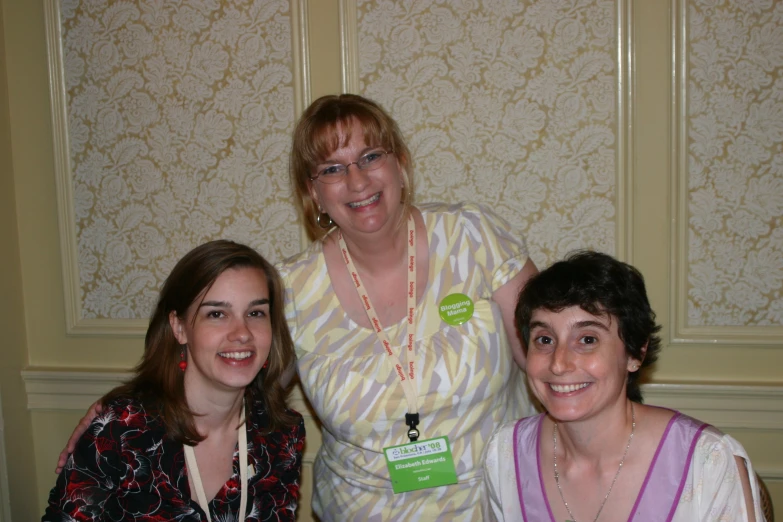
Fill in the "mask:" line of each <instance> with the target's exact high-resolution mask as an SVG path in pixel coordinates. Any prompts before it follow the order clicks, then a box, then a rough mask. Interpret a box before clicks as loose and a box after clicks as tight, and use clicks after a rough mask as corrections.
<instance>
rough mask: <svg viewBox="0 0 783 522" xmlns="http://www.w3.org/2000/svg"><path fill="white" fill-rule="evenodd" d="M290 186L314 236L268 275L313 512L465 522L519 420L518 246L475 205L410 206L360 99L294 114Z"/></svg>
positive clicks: (408, 187)
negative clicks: (286, 347)
mask: <svg viewBox="0 0 783 522" xmlns="http://www.w3.org/2000/svg"><path fill="white" fill-rule="evenodd" d="M291 178H292V179H291V182H292V185H293V187H294V195H295V199H296V203H297V205H298V207H299V210H300V212H301V215H302V217H303V221H304V224H305V227H306V229H307V233H308V235H309V237H310V238H311V239H312V240H314V241H313V243H312V244H311V245H310V247H309V248H308V249H306V250H305V251H304V252H302V253H301V254H299V255H298V256H296V257H294V258H293V259H291V260H289V261H288V262H286V263H284V264H283V266H282V267H281V275H282V277H283V280H284V281H285V285H286V289H287V296H286V302H287V306H286V316H287V320H288V324H289V327H290V328H291V333H292V337H293V339H294V344H295V346H296V351H297V367H298V370H299V376H300V379H301V382H302V386H303V388H304V391H305V393H306V395H307V398H308V399H309V400H310V402H311V404H312V405H313V407H314V409H315V411H316V413H317V414H318V417H319V418H320V420H321V423H322V435H323V445H322V446H321V449H320V451H319V452H318V455H317V457H316V460H315V465H314V477H315V486H314V498H313V509H314V511H315V513H316V514H317V515H318V516H319V517H321V519H322V520H323V521H324V522H327V521H332V520H363V521H364V520H379V521H380V520H422V521H430V520H469V521H473V520H478V519H479V518H480V489H481V482H482V476H481V459H482V452H483V450H484V443H485V441H486V440H488V438H489V436H490V435H491V434H492V432H493V430H494V428H495V427H496V426H498V425H499V424H501V423H503V422H504V419H513V418H514V416H515V415H518V414H520V413H522V412H529V411H530V402H529V399H528V397H527V395H526V392H525V388H524V383H523V377H522V372H520V371H519V369H518V368H517V367H516V365H515V364H514V359H513V358H512V353H513V354H515V356H516V357H517V360H518V362H519V363H520V364H521V365H524V358H523V355H522V350H521V346H520V344H519V341H518V338H517V336H516V333H515V330H514V327H513V308H514V303H515V301H516V297H517V295H518V293H519V290H520V288H521V287H522V286H523V285H524V283H525V281H526V280H527V279H528V278H529V277H531V276H532V275H533V274H535V273H536V268H535V265H534V264H533V263H532V261H531V260H530V259H529V258H528V255H527V250H526V248H525V245H524V243H523V242H522V241H521V240H520V239H519V238H516V237H514V235H513V234H511V233H510V227H509V226H508V224H506V223H505V222H504V221H502V220H501V219H500V218H498V217H497V216H496V215H494V214H493V213H492V212H490V211H489V210H487V209H485V208H481V207H478V206H474V205H461V204H456V205H443V204H428V205H421V206H417V207H414V206H412V199H413V166H412V161H411V155H410V152H409V151H408V147H407V146H406V145H405V142H404V141H403V139H402V136H401V133H400V130H399V128H398V126H397V124H396V123H395V122H394V120H392V119H391V117H390V116H389V115H388V114H386V112H384V111H383V110H382V109H381V108H380V107H379V106H378V105H377V104H375V103H374V102H372V101H370V100H368V99H366V98H363V97H361V96H356V95H350V94H344V95H341V96H325V97H323V98H320V99H318V100H316V101H315V102H314V103H313V104H312V105H311V106H310V107H309V108H308V109H307V110H306V111H305V113H304V114H303V115H302V117H301V119H300V121H299V123H298V125H297V127H296V129H295V131H294V142H293V149H292V152H291ZM512 349H513V352H512ZM417 438H418V441H417V442H418V443H419V445H418V447H417V446H414V445H411V441H416V440H417ZM401 445H402V446H403V447H402V448H398V447H397V446H401ZM422 447H424V448H425V450H426V451H424V453H425V455H423V456H422V455H414V454H415V453H416V452H417V451H423V450H422V449H421V448H422ZM433 448H434V449H433ZM410 455H413V456H412V457H411V456H410ZM439 468H443V469H439ZM408 489H410V490H408ZM395 491H398V492H397V493H395Z"/></svg>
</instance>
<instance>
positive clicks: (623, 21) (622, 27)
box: [615, 0, 636, 264]
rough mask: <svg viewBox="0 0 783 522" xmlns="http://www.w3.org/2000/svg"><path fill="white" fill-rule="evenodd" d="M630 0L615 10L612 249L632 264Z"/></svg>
mask: <svg viewBox="0 0 783 522" xmlns="http://www.w3.org/2000/svg"><path fill="white" fill-rule="evenodd" d="M632 6H633V2H632V0H618V1H617V11H616V14H615V16H616V17H617V160H616V164H617V167H616V169H617V175H616V181H615V190H616V200H615V212H616V215H617V222H616V226H617V229H616V232H615V233H616V237H615V253H616V254H617V257H618V258H620V259H622V260H624V261H625V262H627V263H631V264H633V188H634V183H633V180H634V168H633V165H634V156H633V143H634V142H635V140H634V118H633V116H632V115H633V111H634V107H633V99H634V90H635V84H636V82H635V79H634V49H635V48H636V46H635V44H634V32H633V11H632Z"/></svg>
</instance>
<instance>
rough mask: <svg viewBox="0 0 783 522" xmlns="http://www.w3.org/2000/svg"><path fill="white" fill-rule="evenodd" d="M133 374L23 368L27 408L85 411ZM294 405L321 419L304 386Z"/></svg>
mask: <svg viewBox="0 0 783 522" xmlns="http://www.w3.org/2000/svg"><path fill="white" fill-rule="evenodd" d="M132 376H133V374H132V373H131V372H126V371H111V370H100V371H78V370H76V371H70V370H66V371H62V370H53V369H30V370H22V379H23V380H24V386H25V391H26V392H27V409H28V410H32V411H77V412H82V413H83V412H85V411H87V408H89V407H90V405H91V404H92V403H94V402H95V401H97V400H98V399H100V398H101V397H102V396H103V395H104V394H106V393H107V392H108V391H109V390H111V389H112V388H114V387H115V386H117V385H119V384H122V383H123V382H125V381H127V380H129V379H130V378H131V377H132ZM288 402H289V404H290V405H291V407H292V408H293V409H295V410H296V411H298V412H300V413H301V414H302V416H303V417H305V419H310V420H312V421H313V422H318V421H317V420H316V419H315V417H313V415H312V414H311V413H310V408H309V406H308V405H307V399H305V397H304V394H303V393H302V389H301V388H300V387H299V386H297V387H296V388H294V389H293V391H292V392H291V396H290V397H289V400H288ZM315 449H317V448H311V451H306V452H305V455H304V457H303V459H302V460H303V462H304V463H305V464H312V463H313V461H314V459H315Z"/></svg>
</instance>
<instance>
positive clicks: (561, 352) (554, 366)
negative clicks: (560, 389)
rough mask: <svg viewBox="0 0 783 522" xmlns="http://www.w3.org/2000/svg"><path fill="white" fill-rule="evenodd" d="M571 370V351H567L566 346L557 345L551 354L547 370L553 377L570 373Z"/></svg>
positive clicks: (565, 344)
mask: <svg viewBox="0 0 783 522" xmlns="http://www.w3.org/2000/svg"><path fill="white" fill-rule="evenodd" d="M572 368H573V361H571V350H569V349H568V344H567V343H558V344H557V346H556V347H555V351H554V352H553V353H552V359H551V360H550V363H549V370H550V371H551V372H552V374H553V375H563V374H566V373H568V372H569V371H571V369H572Z"/></svg>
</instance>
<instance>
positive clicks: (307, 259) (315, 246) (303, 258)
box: [275, 240, 323, 279]
mask: <svg viewBox="0 0 783 522" xmlns="http://www.w3.org/2000/svg"><path fill="white" fill-rule="evenodd" d="M322 252H323V242H322V240H319V241H313V242H312V243H310V244H309V245H308V246H307V248H305V249H304V250H302V251H301V252H299V253H298V254H294V255H293V256H291V257H288V258H286V259H284V260H283V261H281V262H279V263H278V264H277V265H275V268H277V271H278V272H279V273H280V276H281V277H283V278H284V279H285V278H286V277H289V276H290V275H291V274H293V273H294V272H296V271H298V270H300V269H301V268H303V267H308V266H310V265H311V264H312V263H315V262H317V261H318V258H319V257H320V256H321V255H322Z"/></svg>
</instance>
